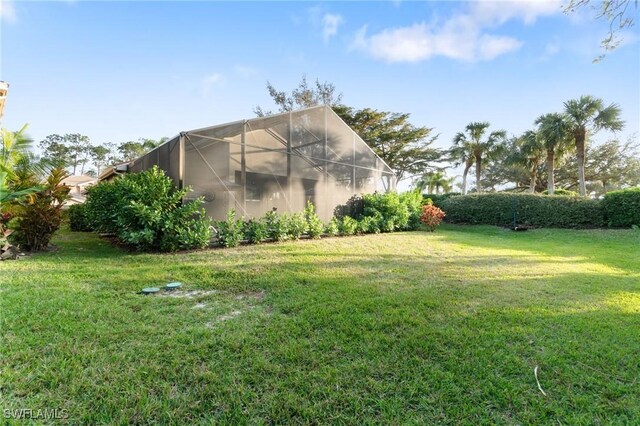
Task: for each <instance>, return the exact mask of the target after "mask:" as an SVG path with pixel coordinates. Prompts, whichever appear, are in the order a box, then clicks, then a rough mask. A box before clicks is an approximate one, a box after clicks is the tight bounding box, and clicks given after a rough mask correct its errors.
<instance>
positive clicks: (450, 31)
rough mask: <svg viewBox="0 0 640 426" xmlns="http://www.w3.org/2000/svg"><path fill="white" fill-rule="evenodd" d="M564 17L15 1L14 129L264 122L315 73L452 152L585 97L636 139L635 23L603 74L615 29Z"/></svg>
mask: <svg viewBox="0 0 640 426" xmlns="http://www.w3.org/2000/svg"><path fill="white" fill-rule="evenodd" d="M560 5H561V4H560V3H557V2H553V1H545V2H540V1H538V2H524V1H520V2H506V1H500V2H476V3H470V2H397V1H395V2H394V1H390V2H374V3H368V2H350V3H340V2H325V3H317V2H279V3H272V2H262V3H249V2H243V3H238V2H236V3H225V2H83V1H66V2H14V1H11V2H7V1H2V8H1V9H0V10H1V12H0V14H1V16H0V23H1V25H2V27H1V28H0V35H1V45H0V46H1V55H0V59H1V63H0V79H2V80H6V81H8V82H9V83H10V85H11V87H10V92H9V97H8V100H7V105H6V110H5V117H4V119H3V125H4V126H5V127H8V128H10V129H17V128H19V127H20V126H21V125H22V124H24V123H30V134H31V135H32V136H33V137H34V138H35V139H36V140H40V139H42V138H43V137H44V136H46V135H47V134H50V133H68V132H74V133H75V132H78V133H83V134H86V135H88V136H89V137H90V138H91V140H92V141H93V142H94V143H104V142H116V143H117V142H122V141H126V140H135V139H137V138H139V137H151V138H159V137H161V136H173V135H175V134H177V133H178V132H179V131H181V130H188V129H194V128H198V127H203V126H207V125H213V124H217V123H222V122H227V121H233V120H237V119H240V118H248V117H251V116H253V113H252V110H253V107H254V106H256V105H261V106H263V107H270V106H271V102H270V99H269V97H268V95H267V93H266V90H265V83H266V81H267V80H269V81H271V82H272V83H273V84H274V85H275V86H276V87H277V88H280V89H287V90H289V89H291V88H293V87H294V86H295V85H296V83H297V82H298V81H299V80H300V77H301V76H302V75H303V74H306V75H307V76H308V78H309V79H311V80H314V79H316V78H319V79H320V80H322V81H324V80H326V81H330V82H333V83H334V84H335V85H336V86H337V88H338V89H339V90H340V91H341V92H342V93H343V95H344V99H343V100H344V102H345V103H346V104H348V105H351V106H354V107H372V108H376V109H381V110H388V111H396V112H408V113H411V116H412V121H413V123H414V124H417V125H426V126H429V127H434V128H435V130H434V132H436V133H440V138H439V140H438V143H437V144H438V145H439V146H442V147H446V146H448V145H449V144H450V141H451V139H452V137H453V135H454V134H455V133H456V132H457V131H460V130H462V129H463V128H464V126H465V125H466V124H467V123H469V122H470V121H489V122H491V123H492V126H493V127H495V128H496V129H497V128H503V129H505V130H507V131H508V132H509V133H512V134H517V133H520V132H522V131H524V130H527V129H528V128H531V127H532V126H533V120H534V119H535V118H536V117H537V116H539V115H540V114H542V113H546V112H553V111H559V110H560V109H561V108H562V102H563V101H565V100H568V99H571V98H574V97H578V96H580V95H582V94H592V95H595V96H598V97H601V98H603V99H604V100H605V102H607V103H609V102H616V103H618V104H619V105H620V106H621V108H622V111H623V118H624V119H625V120H626V122H627V126H626V129H625V130H624V131H623V132H621V133H620V134H619V137H621V138H624V139H626V138H627V137H629V136H630V135H633V134H637V133H638V132H639V128H640V44H639V43H638V40H639V39H640V37H638V36H639V32H638V29H637V27H636V28H634V29H632V30H630V31H627V32H626V33H625V34H624V43H623V45H622V46H621V47H620V48H619V49H617V50H616V51H614V52H612V53H610V54H609V55H608V56H607V57H606V58H605V59H604V60H603V61H602V62H601V63H599V64H593V63H592V60H593V58H594V57H595V56H597V55H598V54H599V52H600V50H599V41H600V39H601V38H602V37H603V36H604V35H605V34H606V30H607V25H606V24H605V23H603V22H596V21H594V20H593V19H592V18H591V17H590V16H589V13H586V12H584V13H580V14H577V15H572V16H567V15H564V14H563V13H561V11H560ZM636 15H637V14H636ZM610 136H611V135H609V134H606V133H603V134H599V135H598V136H597V137H596V138H595V141H599V140H600V141H601V140H605V139H607V138H608V137H610Z"/></svg>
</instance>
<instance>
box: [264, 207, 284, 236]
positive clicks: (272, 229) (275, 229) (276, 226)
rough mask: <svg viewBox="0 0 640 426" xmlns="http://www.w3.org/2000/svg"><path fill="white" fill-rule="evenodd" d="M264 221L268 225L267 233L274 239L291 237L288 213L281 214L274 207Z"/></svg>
mask: <svg viewBox="0 0 640 426" xmlns="http://www.w3.org/2000/svg"><path fill="white" fill-rule="evenodd" d="M264 223H265V225H266V226H267V235H268V236H269V238H271V239H272V240H273V241H286V240H287V238H289V234H288V231H289V230H288V224H287V216H286V215H279V214H278V212H277V211H276V210H275V209H273V210H272V211H270V212H267V213H266V214H265V215H264Z"/></svg>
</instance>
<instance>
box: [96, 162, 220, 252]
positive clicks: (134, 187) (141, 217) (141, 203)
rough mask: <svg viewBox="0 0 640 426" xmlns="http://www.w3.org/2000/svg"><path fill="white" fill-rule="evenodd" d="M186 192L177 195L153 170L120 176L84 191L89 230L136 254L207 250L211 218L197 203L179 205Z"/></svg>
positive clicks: (198, 201)
mask: <svg viewBox="0 0 640 426" xmlns="http://www.w3.org/2000/svg"><path fill="white" fill-rule="evenodd" d="M188 192H189V189H183V190H178V189H176V188H175V187H174V185H173V181H172V180H171V179H170V178H169V177H167V176H165V174H164V172H163V171H162V170H160V169H159V168H158V167H153V168H152V169H150V170H146V171H144V172H141V173H131V174H126V175H123V176H120V177H118V178H116V179H114V180H113V181H110V182H101V183H99V184H97V185H95V186H92V187H91V188H89V189H88V190H87V201H86V203H85V206H86V213H87V217H88V219H89V221H90V224H91V226H92V227H93V228H94V229H95V230H96V231H99V232H108V233H112V234H115V235H116V236H117V237H118V239H119V240H120V241H121V242H122V243H123V244H126V245H128V246H130V247H132V248H134V249H136V250H140V251H157V250H160V251H175V250H187V249H194V248H203V247H206V246H207V245H208V243H209V241H210V239H211V219H210V218H209V217H208V216H207V215H206V213H205V211H204V209H202V203H203V200H202V198H198V199H196V200H193V201H190V202H187V203H182V198H183V197H185V196H186V195H187V193H188Z"/></svg>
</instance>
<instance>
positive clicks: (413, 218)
mask: <svg viewBox="0 0 640 426" xmlns="http://www.w3.org/2000/svg"><path fill="white" fill-rule="evenodd" d="M400 203H402V204H404V205H405V206H407V210H408V211H409V220H408V222H407V225H406V226H405V228H404V230H414V229H418V228H419V227H420V216H421V215H422V195H421V194H420V193H419V192H418V191H408V192H403V193H402V194H400Z"/></svg>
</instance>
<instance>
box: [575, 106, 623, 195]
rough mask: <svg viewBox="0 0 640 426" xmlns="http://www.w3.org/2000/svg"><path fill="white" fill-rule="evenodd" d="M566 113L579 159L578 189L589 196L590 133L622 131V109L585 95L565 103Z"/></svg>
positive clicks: (581, 193)
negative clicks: (586, 169) (586, 172)
mask: <svg viewBox="0 0 640 426" xmlns="http://www.w3.org/2000/svg"><path fill="white" fill-rule="evenodd" d="M564 112H565V114H566V116H567V120H568V122H569V125H570V128H571V134H572V136H573V141H574V143H575V146H576V156H577V157H578V189H579V193H580V195H582V196H585V195H587V189H586V185H585V179H584V162H585V145H586V142H587V139H588V136H589V133H596V132H598V131H599V130H601V129H606V130H611V131H614V132H615V131H617V130H622V128H623V127H624V121H622V120H621V119H620V107H619V106H618V105H616V104H610V105H609V106H606V107H605V106H604V102H603V101H602V99H600V98H595V97H593V96H589V95H585V96H580V98H578V99H571V100H569V101H567V102H565V103H564Z"/></svg>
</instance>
